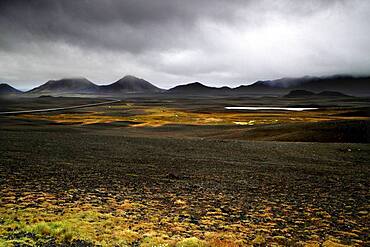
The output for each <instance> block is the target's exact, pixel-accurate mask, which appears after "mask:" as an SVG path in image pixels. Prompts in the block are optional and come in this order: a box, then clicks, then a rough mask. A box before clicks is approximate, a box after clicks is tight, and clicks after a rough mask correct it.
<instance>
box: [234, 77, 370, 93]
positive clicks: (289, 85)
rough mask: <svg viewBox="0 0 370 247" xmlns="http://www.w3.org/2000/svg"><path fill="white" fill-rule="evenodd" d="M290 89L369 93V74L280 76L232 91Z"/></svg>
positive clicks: (250, 91)
mask: <svg viewBox="0 0 370 247" xmlns="http://www.w3.org/2000/svg"><path fill="white" fill-rule="evenodd" d="M291 90H308V91H312V92H315V93H319V92H322V91H336V92H340V93H344V94H349V95H359V96H361V95H370V76H366V77H354V76H347V75H334V76H329V77H309V76H305V77H300V78H282V79H277V80H268V81H258V82H256V83H253V84H251V85H248V86H240V87H237V88H235V89H234V92H237V93H241V94H262V95H263V94H277V95H281V94H286V93H288V92H289V91H291Z"/></svg>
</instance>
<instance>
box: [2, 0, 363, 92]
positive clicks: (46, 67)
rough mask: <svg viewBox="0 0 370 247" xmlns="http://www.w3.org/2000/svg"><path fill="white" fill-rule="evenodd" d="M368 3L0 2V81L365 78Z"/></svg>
mask: <svg viewBox="0 0 370 247" xmlns="http://www.w3.org/2000/svg"><path fill="white" fill-rule="evenodd" d="M369 23H370V2H369V1H367V0H353V1H344V0H332V1H321V0H307V1H294V0H281V1H273V0H235V1H230V0H213V1H212V0H208V1H206V0H197V1H195V0H187V1H182V0H156V1H150V0H124V1H114V0H85V1H82V0H81V1H74V0H65V1H58V0H33V1H27V0H23V1H21V0H11V1H4V0H3V1H1V2H0V33H1V35H0V81H4V82H9V83H11V84H12V85H15V86H17V87H20V88H30V87H32V86H34V85H38V84H40V83H41V82H44V81H46V80H48V79H58V78H62V77H72V76H84V77H87V78H89V79H91V80H93V81H95V82H97V83H101V84H104V83H109V82H112V81H114V80H116V79H119V78H120V77H122V76H124V75H125V74H133V75H136V76H139V77H143V78H145V79H147V80H149V81H151V82H154V83H155V84H157V85H158V86H161V87H164V88H168V87H172V86H174V85H176V84H179V83H185V82H191V81H202V82H205V83H206V84H208V85H216V86H219V85H230V86H236V85H239V84H248V83H251V82H253V81H255V80H259V79H270V78H276V77H283V76H303V75H329V74H337V73H340V74H369V73H370V57H369V54H370V35H369V33H368V32H367V29H368V24H369Z"/></svg>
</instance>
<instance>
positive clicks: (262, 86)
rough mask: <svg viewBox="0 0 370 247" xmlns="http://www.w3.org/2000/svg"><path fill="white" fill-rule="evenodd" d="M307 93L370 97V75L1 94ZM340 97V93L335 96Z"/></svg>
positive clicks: (62, 87)
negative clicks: (166, 88)
mask: <svg viewBox="0 0 370 247" xmlns="http://www.w3.org/2000/svg"><path fill="white" fill-rule="evenodd" d="M294 90H306V91H311V92H312V93H314V94H318V93H320V92H323V91H329V92H339V93H341V94H347V95H353V96H370V76H366V77H365V76H363V77H355V76H348V75H335V76H328V77H310V76H305V77H299V78H281V79H277V80H266V81H257V82H255V83H253V84H250V85H241V86H239V87H236V88H230V87H209V86H206V85H203V84H202V83H200V82H194V83H189V84H184V85H179V86H175V87H173V88H171V89H168V90H164V89H161V88H158V87H156V86H154V85H153V84H151V83H150V82H148V81H146V80H144V79H140V78H137V77H134V76H131V75H127V76H125V77H123V78H122V79H120V80H118V81H116V82H114V83H112V84H109V85H96V84H94V83H93V82H91V81H89V80H88V79H86V78H68V79H61V80H50V81H48V82H46V83H44V84H42V85H41V86H38V87H36V88H34V89H32V90H30V91H27V92H24V93H22V92H21V91H19V90H17V89H15V88H13V87H11V86H9V85H7V84H0V95H2V96H4V95H19V94H21V93H22V94H23V95H30V96H36V95H71V94H77V95H81V94H86V95H109V96H124V95H127V94H158V93H165V94H167V95H210V96H212V95H225V96H226V95H246V96H248V95H251V96H252V95H261V96H263V95H275V96H282V95H286V94H287V93H289V92H290V91H294ZM332 94H333V95H337V96H339V95H340V94H335V93H332Z"/></svg>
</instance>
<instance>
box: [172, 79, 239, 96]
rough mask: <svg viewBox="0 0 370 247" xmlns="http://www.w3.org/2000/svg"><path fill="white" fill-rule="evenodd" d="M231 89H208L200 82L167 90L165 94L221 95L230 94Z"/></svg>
mask: <svg viewBox="0 0 370 247" xmlns="http://www.w3.org/2000/svg"><path fill="white" fill-rule="evenodd" d="M231 90H232V89H231V88H229V87H221V88H217V87H208V86H205V85H203V84H202V83H200V82H193V83H189V84H185V85H179V86H176V87H173V88H171V89H169V90H168V91H167V92H168V93H171V94H187V95H189V94H191V95H206V94H209V95H222V94H230V93H231Z"/></svg>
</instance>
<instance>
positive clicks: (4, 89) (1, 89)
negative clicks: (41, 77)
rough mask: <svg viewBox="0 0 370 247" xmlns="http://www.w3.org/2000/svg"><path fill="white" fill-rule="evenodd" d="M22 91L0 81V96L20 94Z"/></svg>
mask: <svg viewBox="0 0 370 247" xmlns="http://www.w3.org/2000/svg"><path fill="white" fill-rule="evenodd" d="M21 93H22V91H20V90H18V89H15V88H14V87H12V86H10V85H8V84H6V83H0V96H11V95H18V94H21Z"/></svg>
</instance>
